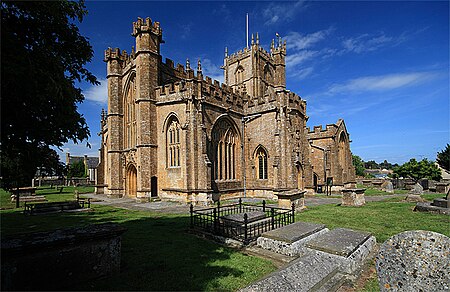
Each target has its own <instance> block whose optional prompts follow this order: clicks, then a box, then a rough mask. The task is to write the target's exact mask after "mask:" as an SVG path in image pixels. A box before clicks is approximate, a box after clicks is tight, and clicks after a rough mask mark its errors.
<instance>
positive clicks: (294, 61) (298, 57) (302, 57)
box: [286, 50, 319, 68]
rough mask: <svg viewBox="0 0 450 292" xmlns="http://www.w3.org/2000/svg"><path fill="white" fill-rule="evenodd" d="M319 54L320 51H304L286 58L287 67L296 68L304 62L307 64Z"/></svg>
mask: <svg viewBox="0 0 450 292" xmlns="http://www.w3.org/2000/svg"><path fill="white" fill-rule="evenodd" d="M318 53H319V52H318V51H307V50H302V51H299V52H296V53H293V54H290V55H287V56H286V65H287V66H288V67H292V68H293V67H295V66H296V65H299V64H302V63H304V62H306V61H307V60H309V59H311V58H313V57H316V56H317V54H318Z"/></svg>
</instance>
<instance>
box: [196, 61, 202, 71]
mask: <svg viewBox="0 0 450 292" xmlns="http://www.w3.org/2000/svg"><path fill="white" fill-rule="evenodd" d="M198 73H202V63H201V62H200V59H198V62H197V74H198Z"/></svg>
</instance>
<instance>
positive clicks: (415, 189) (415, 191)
mask: <svg viewBox="0 0 450 292" xmlns="http://www.w3.org/2000/svg"><path fill="white" fill-rule="evenodd" d="M409 193H410V194H413V195H421V194H423V187H422V186H421V185H420V184H419V183H416V184H415V185H414V186H413V187H412V189H411V191H410V192H409Z"/></svg>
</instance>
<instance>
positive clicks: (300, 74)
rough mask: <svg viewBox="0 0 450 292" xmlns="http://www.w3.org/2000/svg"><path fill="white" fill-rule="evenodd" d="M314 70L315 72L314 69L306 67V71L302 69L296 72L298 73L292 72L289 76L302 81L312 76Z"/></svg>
mask: <svg viewBox="0 0 450 292" xmlns="http://www.w3.org/2000/svg"><path fill="white" fill-rule="evenodd" d="M313 70H314V68H313V67H306V68H304V69H300V70H296V71H294V72H292V73H291V74H290V75H289V76H290V77H294V78H296V79H298V80H302V79H304V78H306V77H308V76H309V75H311V74H312V72H313Z"/></svg>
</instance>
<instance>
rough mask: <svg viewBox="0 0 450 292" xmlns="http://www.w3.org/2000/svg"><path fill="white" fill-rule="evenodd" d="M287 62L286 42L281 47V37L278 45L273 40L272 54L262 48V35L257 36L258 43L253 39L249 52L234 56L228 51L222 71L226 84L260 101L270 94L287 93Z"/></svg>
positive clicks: (247, 50)
mask: <svg viewBox="0 0 450 292" xmlns="http://www.w3.org/2000/svg"><path fill="white" fill-rule="evenodd" d="M277 37H278V35H277ZM285 58H286V42H284V43H282V42H281V38H279V37H278V40H277V42H276V45H275V41H274V40H272V45H271V48H270V52H267V51H266V50H264V49H263V48H262V47H261V46H260V45H259V34H258V33H256V40H255V37H254V35H252V42H251V46H250V48H247V47H246V48H244V49H243V50H241V51H239V52H237V53H235V54H232V55H228V52H227V50H226V51H225V59H224V65H223V67H222V68H223V69H224V70H225V72H224V80H225V84H227V85H229V86H231V87H232V88H233V89H234V90H237V91H239V92H242V93H247V94H248V95H249V96H251V97H253V98H258V99H260V98H263V97H264V96H265V95H267V94H269V92H270V91H272V92H273V91H274V90H277V89H278V90H283V89H286V73H285V71H286V70H285Z"/></svg>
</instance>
